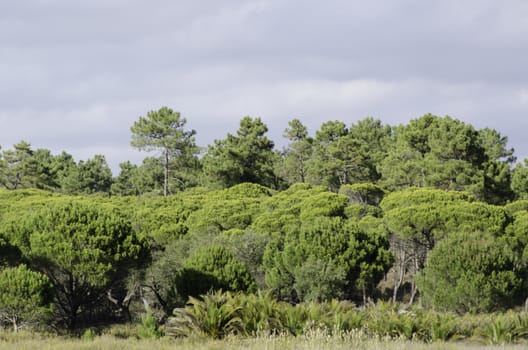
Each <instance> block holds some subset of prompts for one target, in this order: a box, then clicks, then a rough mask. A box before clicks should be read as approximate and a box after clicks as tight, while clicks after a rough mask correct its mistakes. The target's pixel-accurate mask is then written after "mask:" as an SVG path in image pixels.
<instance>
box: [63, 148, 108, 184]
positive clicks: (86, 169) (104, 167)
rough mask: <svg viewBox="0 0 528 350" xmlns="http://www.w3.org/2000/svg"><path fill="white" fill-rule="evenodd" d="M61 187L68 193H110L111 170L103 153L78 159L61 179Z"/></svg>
mask: <svg viewBox="0 0 528 350" xmlns="http://www.w3.org/2000/svg"><path fill="white" fill-rule="evenodd" d="M62 182H63V183H62V189H63V190H64V192H66V193H69V194H81V193H83V194H91V193H98V192H103V193H110V188H111V186H112V171H111V170H110V167H109V166H108V163H107V162H106V159H105V157H104V156H103V155H100V154H97V155H95V156H94V158H92V159H88V160H87V161H82V160H81V161H79V163H78V164H77V165H76V166H74V167H72V168H71V170H70V172H69V174H68V176H66V177H65V178H64V179H63V180H62Z"/></svg>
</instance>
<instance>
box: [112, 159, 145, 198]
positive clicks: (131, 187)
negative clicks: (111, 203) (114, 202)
mask: <svg viewBox="0 0 528 350" xmlns="http://www.w3.org/2000/svg"><path fill="white" fill-rule="evenodd" d="M119 168H120V172H119V175H118V176H117V177H116V178H114V180H113V181H112V187H111V192H112V194H113V195H118V196H135V195H138V194H140V192H139V189H138V186H137V183H136V180H137V176H138V175H137V173H138V166H137V165H134V164H132V163H130V161H126V162H123V163H121V164H119Z"/></svg>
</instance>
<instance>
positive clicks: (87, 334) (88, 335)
mask: <svg viewBox="0 0 528 350" xmlns="http://www.w3.org/2000/svg"><path fill="white" fill-rule="evenodd" d="M96 336H97V334H96V333H95V331H94V330H93V329H91V328H88V329H87V330H85V331H84V332H83V334H82V335H81V339H82V340H84V341H92V340H94V339H95V337H96Z"/></svg>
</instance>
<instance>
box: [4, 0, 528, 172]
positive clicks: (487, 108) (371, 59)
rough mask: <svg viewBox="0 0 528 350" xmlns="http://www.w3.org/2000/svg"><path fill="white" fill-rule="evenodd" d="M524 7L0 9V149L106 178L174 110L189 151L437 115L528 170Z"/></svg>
mask: <svg viewBox="0 0 528 350" xmlns="http://www.w3.org/2000/svg"><path fill="white" fill-rule="evenodd" d="M527 32H528V3H527V2H525V1H522V0H505V1H501V2H498V1H492V0H467V1H463V2H460V1H455V0H446V1H441V2H439V1H428V0H426V1H424V0H394V1H380V0H373V1H369V2H365V1H355V0H348V1H345V0H342V1H341V0H330V1H325V2H322V1H313V0H304V1H300V0H290V1H285V0H262V1H258V0H255V1H249V0H227V1H210V0H202V1H169V0H153V1H148V2H145V1H139V0H128V1H124V0H106V1H103V0H93V1H89V2H71V1H66V0H26V1H5V2H3V3H1V4H0V43H1V45H0V77H1V80H0V145H2V146H3V147H4V148H9V147H11V145H12V144H14V143H16V142H18V141H20V140H22V139H24V140H27V141H29V142H31V143H32V145H33V146H34V147H35V148H36V147H45V148H49V149H51V150H52V151H54V152H60V151H62V150H66V151H67V152H69V153H71V154H73V155H74V156H75V158H76V159H78V160H79V159H86V158H88V157H92V156H93V155H94V154H96V153H102V154H105V155H106V156H107V160H108V161H109V163H110V164H111V166H112V168H113V169H114V170H116V169H118V166H117V164H118V163H120V162H122V161H125V160H132V161H134V162H139V161H140V160H141V159H142V158H143V157H145V156H146V154H144V153H138V152H137V151H135V150H133V149H132V148H131V147H130V145H129V141H130V131H129V128H130V126H131V125H132V124H133V122H134V121H135V120H137V119H138V117H139V116H140V115H145V114H146V112H147V111H149V110H153V109H158V108H159V107H161V106H163V105H167V106H169V107H171V108H173V109H175V110H177V111H180V112H181V113H182V115H183V116H184V117H186V118H187V120H188V126H189V128H194V129H196V130H197V131H198V135H197V138H198V142H199V143H200V144H201V145H207V144H210V143H212V142H213V140H214V139H220V138H223V137H225V135H226V134H227V132H234V131H235V130H236V129H237V127H238V122H239V120H240V118H241V117H243V116H245V115H251V116H255V117H256V116H260V117H262V118H263V120H264V121H265V122H266V123H267V124H268V126H269V128H270V137H271V138H272V139H274V140H275V141H276V142H277V144H279V145H281V144H282V143H283V140H281V134H282V130H283V129H284V128H285V127H286V126H287V122H288V121H289V120H291V119H293V118H300V119H301V120H302V121H303V122H304V123H305V124H306V125H307V126H308V127H309V130H310V131H311V132H312V133H314V132H315V131H316V129H317V128H318V127H319V126H320V124H321V123H322V122H324V121H327V120H334V119H339V120H343V121H345V122H347V123H352V122H354V121H356V120H358V119H362V118H364V117H366V116H374V117H376V118H379V119H381V120H382V121H383V122H384V123H386V124H399V123H406V122H407V121H408V120H409V119H411V118H416V117H419V116H421V115H423V114H425V113H429V112H431V113H434V114H437V115H446V114H448V115H451V116H452V117H455V118H458V119H461V120H463V121H465V122H468V123H471V124H473V125H475V126H476V127H478V128H481V127H492V128H495V129H497V130H499V131H500V132H501V133H502V134H503V135H507V136H509V139H510V145H511V146H512V147H514V148H515V149H516V154H517V156H518V157H519V158H525V157H528V139H527V138H525V137H524V130H525V129H526V127H527V126H528V118H525V116H526V115H528V113H527V112H528V78H527V76H526V75H525V74H523V73H524V70H525V67H524V66H525V62H526V59H527V58H528V57H527V56H528V36H527V35H526V33H527Z"/></svg>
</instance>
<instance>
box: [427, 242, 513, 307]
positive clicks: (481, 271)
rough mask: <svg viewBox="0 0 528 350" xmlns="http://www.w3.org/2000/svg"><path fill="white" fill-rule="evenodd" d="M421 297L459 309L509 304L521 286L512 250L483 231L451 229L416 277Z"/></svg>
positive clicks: (436, 303)
mask: <svg viewBox="0 0 528 350" xmlns="http://www.w3.org/2000/svg"><path fill="white" fill-rule="evenodd" d="M417 284H418V288H419V290H420V292H421V296H422V300H423V301H424V303H426V304H428V305H432V306H434V307H435V308H436V309H439V310H449V311H455V312H458V313H465V312H473V313H476V312H491V311H496V310H503V309H506V308H509V307H511V306H513V305H512V303H513V302H514V300H515V296H516V295H517V293H518V292H519V289H520V288H521V287H522V278H521V276H520V275H519V271H518V270H517V269H516V268H515V253H514V251H513V250H512V248H511V247H510V246H509V245H508V244H507V242H506V241H505V240H503V239H500V238H495V237H493V236H492V235H491V234H485V233H479V232H474V233H453V234H451V235H450V236H448V237H447V238H445V239H444V240H442V241H441V242H440V243H439V244H438V245H437V246H436V247H435V248H434V249H433V250H432V251H431V254H430V256H429V260H428V261H427V265H426V266H425V268H424V270H423V271H422V272H421V273H420V274H419V276H418V277H417Z"/></svg>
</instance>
